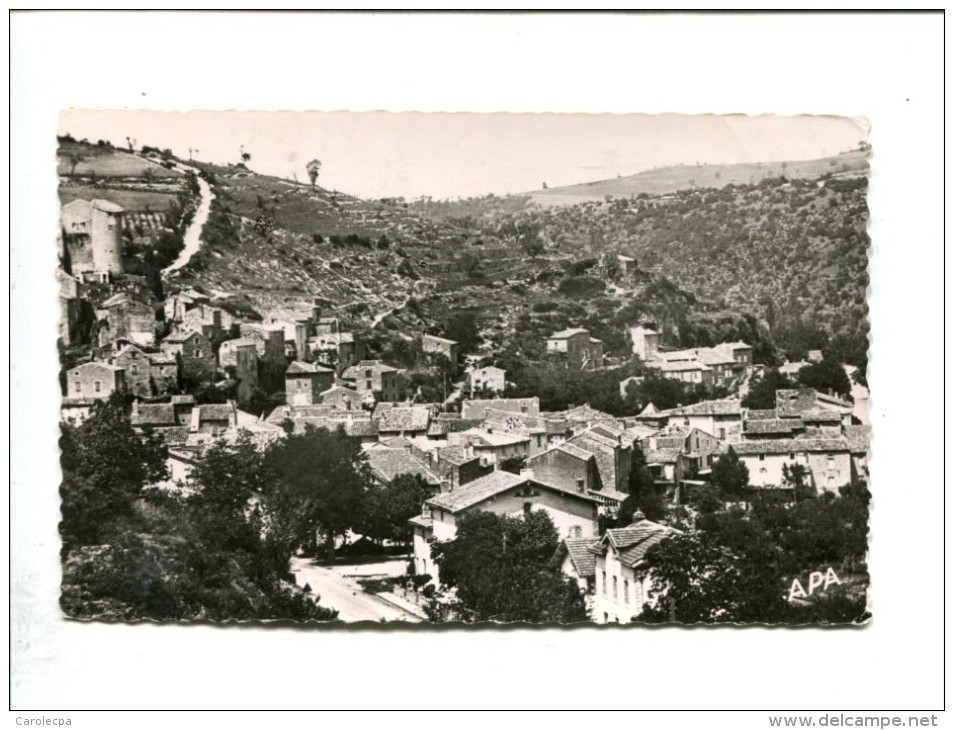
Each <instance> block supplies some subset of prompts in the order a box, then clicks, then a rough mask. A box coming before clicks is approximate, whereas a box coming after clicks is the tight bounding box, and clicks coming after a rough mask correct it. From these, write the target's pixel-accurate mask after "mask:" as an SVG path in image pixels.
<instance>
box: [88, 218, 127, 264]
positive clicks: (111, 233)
mask: <svg viewBox="0 0 954 730" xmlns="http://www.w3.org/2000/svg"><path fill="white" fill-rule="evenodd" d="M89 207H90V232H91V238H92V247H93V273H94V274H95V275H96V276H98V277H100V278H103V279H106V278H108V277H109V276H110V275H111V274H121V273H123V237H122V224H123V209H122V208H120V207H119V206H118V205H116V204H115V203H110V202H109V201H108V200H93V201H90V204H89Z"/></svg>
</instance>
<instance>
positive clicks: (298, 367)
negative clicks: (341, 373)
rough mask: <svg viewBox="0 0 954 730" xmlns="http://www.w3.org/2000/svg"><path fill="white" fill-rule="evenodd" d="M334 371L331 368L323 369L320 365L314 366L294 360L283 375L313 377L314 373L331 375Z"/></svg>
mask: <svg viewBox="0 0 954 730" xmlns="http://www.w3.org/2000/svg"><path fill="white" fill-rule="evenodd" d="M333 372H334V370H332V369H331V368H324V367H322V366H321V365H316V364H315V363H313V362H302V361H301V360H295V361H294V362H293V363H291V364H290V365H289V366H288V369H287V370H286V371H285V375H314V374H315V373H333Z"/></svg>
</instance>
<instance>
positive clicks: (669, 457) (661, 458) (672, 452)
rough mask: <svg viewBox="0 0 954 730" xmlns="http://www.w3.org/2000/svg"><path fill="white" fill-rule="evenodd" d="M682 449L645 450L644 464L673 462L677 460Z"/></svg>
mask: <svg viewBox="0 0 954 730" xmlns="http://www.w3.org/2000/svg"><path fill="white" fill-rule="evenodd" d="M681 453H682V449H656V450H654V451H647V452H646V464H648V465H650V466H652V465H653V464H675V463H676V462H677V461H678V460H679V455H680V454H681Z"/></svg>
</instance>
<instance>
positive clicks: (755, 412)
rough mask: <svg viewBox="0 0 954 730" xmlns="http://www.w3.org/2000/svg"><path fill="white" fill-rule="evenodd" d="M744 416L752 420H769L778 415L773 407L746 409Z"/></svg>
mask: <svg viewBox="0 0 954 730" xmlns="http://www.w3.org/2000/svg"><path fill="white" fill-rule="evenodd" d="M745 417H746V418H747V419H749V420H752V421H770V420H772V419H774V418H778V417H779V416H778V411H777V410H776V409H775V408H763V409H760V408H750V409H748V410H746V412H745Z"/></svg>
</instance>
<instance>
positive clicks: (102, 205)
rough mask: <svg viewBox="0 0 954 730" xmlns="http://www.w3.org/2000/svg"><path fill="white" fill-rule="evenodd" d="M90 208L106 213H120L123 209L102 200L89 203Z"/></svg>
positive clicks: (98, 199)
mask: <svg viewBox="0 0 954 730" xmlns="http://www.w3.org/2000/svg"><path fill="white" fill-rule="evenodd" d="M89 204H90V207H92V208H96V209H97V210H102V211H104V212H106V213H122V212H123V209H122V208H121V207H120V206H118V205H116V203H113V202H112V201H110V200H103V199H102V198H97V199H96V200H91V201H89Z"/></svg>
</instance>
